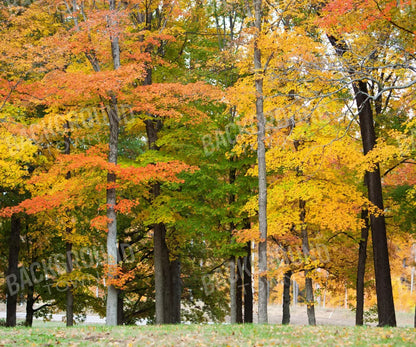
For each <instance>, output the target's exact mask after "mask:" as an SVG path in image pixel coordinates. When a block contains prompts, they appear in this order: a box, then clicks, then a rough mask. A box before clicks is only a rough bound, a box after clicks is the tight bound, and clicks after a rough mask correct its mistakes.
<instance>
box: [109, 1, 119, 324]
mask: <svg viewBox="0 0 416 347" xmlns="http://www.w3.org/2000/svg"><path fill="white" fill-rule="evenodd" d="M109 4H110V11H115V10H116V2H115V0H109ZM108 25H109V27H110V30H112V29H113V30H114V32H115V34H112V37H111V54H112V57H113V66H114V69H115V70H117V69H118V68H119V67H120V46H119V39H118V36H117V35H118V34H117V30H116V27H117V25H118V23H117V22H116V21H114V19H112V20H110V22H109V24H108ZM107 113H108V120H109V123H110V139H109V152H108V162H109V163H111V164H117V157H118V136H119V126H120V124H119V121H120V118H119V114H118V113H119V112H118V107H117V97H116V96H115V95H114V94H113V93H110V107H109V110H108V112H107ZM115 183H116V175H115V173H111V172H109V173H108V174H107V184H108V186H109V188H108V189H107V218H108V219H109V222H108V233H107V257H108V260H107V261H108V265H109V268H110V269H111V268H115V267H117V213H116V211H115V205H116V197H117V195H116V189H115V188H114V185H115ZM117 301H118V295H117V289H116V288H115V287H114V286H113V285H109V286H108V287H107V312H106V318H107V319H106V324H107V325H117Z"/></svg>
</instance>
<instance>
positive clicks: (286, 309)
mask: <svg viewBox="0 0 416 347" xmlns="http://www.w3.org/2000/svg"><path fill="white" fill-rule="evenodd" d="M291 277H292V270H288V271H286V272H285V274H284V277H283V305H282V306H283V314H282V324H289V323H290V278H291Z"/></svg>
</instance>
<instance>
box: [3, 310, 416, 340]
mask: <svg viewBox="0 0 416 347" xmlns="http://www.w3.org/2000/svg"><path fill="white" fill-rule="evenodd" d="M290 311H291V312H290V315H291V319H290V324H293V325H307V324H308V318H307V316H306V307H305V306H301V305H297V306H295V307H293V306H292V307H291V310H290ZM315 314H316V321H317V324H318V325H337V326H353V325H355V315H354V312H352V311H351V310H348V309H343V308H322V307H316V308H315ZM64 317H65V313H63V312H62V313H57V314H53V315H52V321H53V322H59V323H62V322H63V321H64ZM1 318H6V306H5V305H4V304H0V319H1ZM17 318H18V320H24V319H25V306H18V313H17ZM254 318H257V312H254ZM396 319H397V326H399V327H413V324H414V314H413V313H410V312H396ZM281 322H282V308H281V305H269V323H272V324H281ZM85 323H86V324H104V323H105V319H104V318H101V317H99V316H98V315H95V314H89V315H87V318H86V321H85ZM35 324H36V325H39V324H37V323H35ZM62 324H63V323H62ZM369 325H376V323H372V324H371V323H369ZM415 345H416V341H415Z"/></svg>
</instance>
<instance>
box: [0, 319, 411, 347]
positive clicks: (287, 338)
mask: <svg viewBox="0 0 416 347" xmlns="http://www.w3.org/2000/svg"><path fill="white" fill-rule="evenodd" d="M415 344H416V329H413V328H376V327H337V326H317V327H309V326H281V325H249V324H247V325H169V326H128V327H107V326H103V325H100V326H77V327H73V328H65V327H61V328H59V327H46V326H45V327H34V328H23V327H19V328H0V346H27V347H28V346H57V345H59V346H88V347H90V346H175V347H178V346H187V347H189V346H375V345H382V346H415Z"/></svg>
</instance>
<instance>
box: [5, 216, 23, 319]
mask: <svg viewBox="0 0 416 347" xmlns="http://www.w3.org/2000/svg"><path fill="white" fill-rule="evenodd" d="M20 230H21V221H20V217H18V216H17V215H16V214H13V215H12V216H11V221H10V238H9V259H8V263H9V264H8V268H7V276H10V277H8V279H9V280H8V281H7V303H6V306H7V307H6V326H8V327H14V326H16V307H17V295H18V293H19V283H20V281H19V250H20ZM12 279H13V280H12ZM13 284H14V285H15V286H13Z"/></svg>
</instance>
